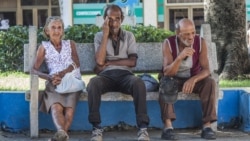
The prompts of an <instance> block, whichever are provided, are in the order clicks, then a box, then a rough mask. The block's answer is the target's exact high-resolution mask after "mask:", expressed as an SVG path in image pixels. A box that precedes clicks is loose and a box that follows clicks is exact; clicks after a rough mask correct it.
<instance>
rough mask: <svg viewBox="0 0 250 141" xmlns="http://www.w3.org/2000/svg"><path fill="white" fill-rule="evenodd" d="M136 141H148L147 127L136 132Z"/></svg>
mask: <svg viewBox="0 0 250 141" xmlns="http://www.w3.org/2000/svg"><path fill="white" fill-rule="evenodd" d="M137 135H138V141H150V139H149V135H148V132H147V128H141V129H140V130H139V131H138V133H137Z"/></svg>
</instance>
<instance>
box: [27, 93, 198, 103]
mask: <svg viewBox="0 0 250 141" xmlns="http://www.w3.org/2000/svg"><path fill="white" fill-rule="evenodd" d="M43 93H44V91H39V99H41V97H42V95H43ZM158 97H159V93H158V92H147V101H150V100H156V101H158ZM101 99H102V101H133V98H132V96H130V95H129V94H124V93H120V92H108V93H105V94H103V95H102V98H101ZM199 99H200V98H199V96H198V94H184V93H181V92H180V93H179V94H178V100H199ZM25 100H26V101H30V91H27V92H26V93H25ZM79 101H88V94H87V93H81V96H80V99H79Z"/></svg>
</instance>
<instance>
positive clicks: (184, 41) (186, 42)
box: [181, 39, 194, 47]
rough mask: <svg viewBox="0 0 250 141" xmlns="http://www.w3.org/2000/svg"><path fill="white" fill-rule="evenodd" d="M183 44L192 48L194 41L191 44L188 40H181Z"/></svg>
mask: <svg viewBox="0 0 250 141" xmlns="http://www.w3.org/2000/svg"><path fill="white" fill-rule="evenodd" d="M181 42H182V43H183V44H184V45H186V46H188V47H190V46H191V45H192V44H193V43H194V41H192V43H189V42H188V39H186V40H183V39H181Z"/></svg>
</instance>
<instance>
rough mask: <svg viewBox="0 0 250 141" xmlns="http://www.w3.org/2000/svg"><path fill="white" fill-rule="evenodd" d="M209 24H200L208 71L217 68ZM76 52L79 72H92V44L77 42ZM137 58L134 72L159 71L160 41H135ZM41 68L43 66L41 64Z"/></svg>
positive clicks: (26, 48)
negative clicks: (206, 51) (205, 46)
mask: <svg viewBox="0 0 250 141" xmlns="http://www.w3.org/2000/svg"><path fill="white" fill-rule="evenodd" d="M210 31H211V30H210V26H209V25H202V29H201V36H202V37H204V38H205V39H206V41H207V45H208V57H209V64H210V71H211V72H214V71H215V70H217V69H218V66H217V59H216V58H217V57H216V48H215V44H213V43H212V42H211V32H210ZM76 47H77V53H78V56H79V59H80V66H81V72H82V73H83V74H84V73H93V68H94V66H95V59H94V44H93V43H77V45H76ZM28 52H29V44H25V45H24V72H29V70H30V69H29V68H30V67H29V64H30V61H31V60H29V57H30V56H31V55H32V54H29V53H28ZM137 53H138V60H137V66H136V67H135V68H133V71H134V72H159V71H160V70H161V68H162V43H137ZM43 68H45V67H44V66H43Z"/></svg>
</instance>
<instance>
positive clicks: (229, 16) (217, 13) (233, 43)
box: [204, 0, 249, 79]
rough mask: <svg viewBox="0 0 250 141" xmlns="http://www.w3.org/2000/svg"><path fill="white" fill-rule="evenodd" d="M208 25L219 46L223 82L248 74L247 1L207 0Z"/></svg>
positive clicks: (206, 14) (206, 18)
mask: <svg viewBox="0 0 250 141" xmlns="http://www.w3.org/2000/svg"><path fill="white" fill-rule="evenodd" d="M205 2H206V5H205V10H204V11H205V21H206V22H207V23H209V24H210V26H211V32H212V40H213V42H215V43H216V47H217V56H218V63H219V64H218V65H219V70H218V73H219V74H220V78H222V79H237V78H239V77H242V76H244V74H245V73H246V72H247V71H248V66H249V59H248V51H247V44H246V2H245V0H205Z"/></svg>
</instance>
